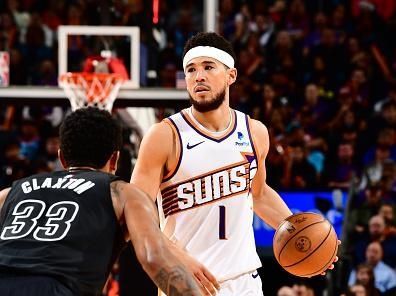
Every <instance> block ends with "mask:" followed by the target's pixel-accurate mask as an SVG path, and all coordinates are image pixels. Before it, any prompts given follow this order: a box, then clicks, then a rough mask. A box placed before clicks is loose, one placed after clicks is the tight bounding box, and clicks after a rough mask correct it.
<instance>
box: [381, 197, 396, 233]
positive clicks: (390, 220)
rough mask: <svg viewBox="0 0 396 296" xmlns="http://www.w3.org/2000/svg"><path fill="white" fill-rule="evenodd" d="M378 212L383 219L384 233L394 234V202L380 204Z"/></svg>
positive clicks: (395, 224) (395, 230) (395, 219)
mask: <svg viewBox="0 0 396 296" xmlns="http://www.w3.org/2000/svg"><path fill="white" fill-rule="evenodd" d="M378 214H379V215H380V216H382V218H384V221H385V235H386V236H387V237H388V236H396V217H395V206H394V204H390V203H384V204H382V205H381V207H380V209H379V212H378Z"/></svg>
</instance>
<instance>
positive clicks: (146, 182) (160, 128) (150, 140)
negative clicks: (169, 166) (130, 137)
mask: <svg viewBox="0 0 396 296" xmlns="http://www.w3.org/2000/svg"><path fill="white" fill-rule="evenodd" d="M166 125H167V124H165V123H159V124H156V125H154V126H153V127H152V128H151V129H150V131H149V132H148V133H147V135H146V136H145V137H144V138H143V141H142V143H141V145H140V149H139V154H138V159H137V162H136V164H135V167H134V169H133V172H132V177H131V183H133V184H135V185H136V186H137V187H139V188H140V189H141V190H143V191H145V192H146V193H147V194H148V195H149V196H150V197H151V198H152V199H155V198H156V196H157V193H158V188H159V186H160V184H161V180H162V177H163V174H164V166H165V164H166V161H167V158H168V154H169V150H170V147H171V145H172V133H171V130H170V128H168V127H166ZM168 129H169V130H168Z"/></svg>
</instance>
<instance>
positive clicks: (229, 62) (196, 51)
mask: <svg viewBox="0 0 396 296" xmlns="http://www.w3.org/2000/svg"><path fill="white" fill-rule="evenodd" d="M197 57H209V58H214V59H216V60H218V61H219V62H221V63H223V64H224V65H226V66H227V67H228V68H234V58H233V57H232V56H231V55H230V54H229V53H227V52H225V51H224V50H221V49H218V48H216V47H212V46H197V47H193V48H191V49H190V50H189V51H187V53H186V54H185V56H184V58H183V69H184V70H186V66H187V64H188V62H190V61H191V60H192V59H195V58H197Z"/></svg>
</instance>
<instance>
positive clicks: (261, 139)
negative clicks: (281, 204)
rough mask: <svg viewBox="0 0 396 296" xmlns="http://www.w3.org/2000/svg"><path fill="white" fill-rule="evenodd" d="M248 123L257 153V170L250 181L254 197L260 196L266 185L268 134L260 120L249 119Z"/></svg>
mask: <svg viewBox="0 0 396 296" xmlns="http://www.w3.org/2000/svg"><path fill="white" fill-rule="evenodd" d="M249 124H250V128H251V132H252V138H253V143H254V146H255V148H256V154H257V172H256V175H255V177H254V179H253V182H252V195H253V197H256V196H262V194H263V191H264V190H265V189H266V186H267V183H266V179H267V172H266V167H265V160H266V157H267V154H268V149H269V135H268V130H267V128H266V127H265V126H264V125H263V124H262V123H261V122H259V121H257V120H250V122H249Z"/></svg>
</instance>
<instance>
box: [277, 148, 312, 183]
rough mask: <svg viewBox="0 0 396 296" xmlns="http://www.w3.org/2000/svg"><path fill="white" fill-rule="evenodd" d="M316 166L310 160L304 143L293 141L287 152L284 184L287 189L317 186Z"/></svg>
mask: <svg viewBox="0 0 396 296" xmlns="http://www.w3.org/2000/svg"><path fill="white" fill-rule="evenodd" d="M317 183H318V182H317V175H316V171H315V168H314V167H313V165H312V164H310V163H309V162H308V159H307V150H306V147H305V144H304V143H301V142H298V143H292V144H291V145H290V146H289V147H288V148H287V151H286V153H285V163H284V174H283V179H282V185H283V187H284V188H286V189H300V190H301V189H302V190H304V189H313V188H315V187H316V186H317Z"/></svg>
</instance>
